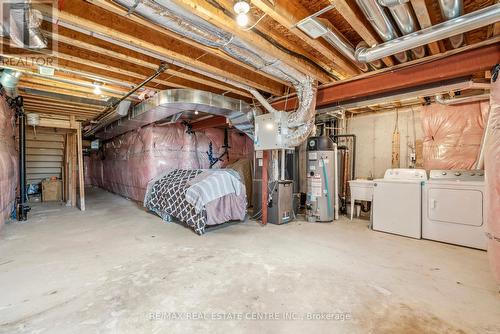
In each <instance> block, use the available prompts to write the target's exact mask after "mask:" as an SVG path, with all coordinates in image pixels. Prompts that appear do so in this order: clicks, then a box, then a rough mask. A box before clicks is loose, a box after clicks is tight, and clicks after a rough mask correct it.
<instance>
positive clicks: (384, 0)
mask: <svg viewBox="0 0 500 334" xmlns="http://www.w3.org/2000/svg"><path fill="white" fill-rule="evenodd" d="M377 2H378V3H379V4H380V5H381V6H384V7H396V6H399V5H402V4H405V3H408V2H410V0H377Z"/></svg>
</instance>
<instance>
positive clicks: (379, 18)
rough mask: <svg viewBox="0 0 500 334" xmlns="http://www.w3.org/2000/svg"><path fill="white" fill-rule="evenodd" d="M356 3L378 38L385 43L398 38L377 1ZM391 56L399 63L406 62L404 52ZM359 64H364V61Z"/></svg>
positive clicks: (368, 0)
mask: <svg viewBox="0 0 500 334" xmlns="http://www.w3.org/2000/svg"><path fill="white" fill-rule="evenodd" d="M356 3H357V4H358V6H359V8H361V11H362V12H363V14H364V15H365V16H366V18H367V19H368V21H370V23H371V25H372V26H373V28H374V29H375V31H376V32H377V34H378V35H379V36H380V38H382V39H383V40H384V41H385V42H389V41H391V40H393V39H396V38H398V36H399V35H398V33H397V31H396V28H395V27H394V26H393V25H392V23H391V20H390V19H389V16H388V15H387V14H386V12H385V11H384V9H383V8H382V6H380V5H379V4H378V2H377V0H356ZM391 55H394V57H396V59H397V60H398V61H399V62H400V63H404V62H406V61H408V55H407V54H406V52H404V51H403V52H399V51H398V52H394V53H392V54H391ZM356 59H357V60H358V61H360V59H359V58H358V57H356ZM377 59H380V58H377ZM377 59H374V60H377ZM361 62H363V63H366V61H361Z"/></svg>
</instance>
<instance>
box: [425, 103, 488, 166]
mask: <svg viewBox="0 0 500 334" xmlns="http://www.w3.org/2000/svg"><path fill="white" fill-rule="evenodd" d="M487 112H488V103H487V102H486V103H478V102H476V103H470V104H464V105H457V106H445V105H440V104H432V105H429V106H424V107H423V109H422V116H421V117H422V128H423V131H424V144H423V146H424V147H423V160H424V168H425V169H427V170H430V169H473V168H474V166H475V164H476V160H477V157H478V153H479V146H480V145H481V139H482V135H483V129H484V122H485V117H486V114H487Z"/></svg>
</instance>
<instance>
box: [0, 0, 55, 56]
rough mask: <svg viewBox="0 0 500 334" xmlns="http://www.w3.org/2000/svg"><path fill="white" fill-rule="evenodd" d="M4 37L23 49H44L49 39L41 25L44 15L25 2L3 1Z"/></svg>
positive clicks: (19, 0) (17, 0)
mask: <svg viewBox="0 0 500 334" xmlns="http://www.w3.org/2000/svg"><path fill="white" fill-rule="evenodd" d="M1 5H2V23H1V24H2V27H3V32H2V36H3V35H8V36H9V37H10V39H11V40H12V41H13V42H14V43H15V44H16V45H18V46H19V47H21V48H28V49H43V48H46V47H47V39H46V38H45V36H43V34H42V32H41V30H40V28H39V27H40V25H41V24H42V20H43V16H42V14H41V13H40V12H39V11H37V10H34V9H32V8H31V5H30V4H29V3H28V2H27V1H25V0H10V1H2V4H1Z"/></svg>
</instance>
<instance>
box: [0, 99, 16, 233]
mask: <svg viewBox="0 0 500 334" xmlns="http://www.w3.org/2000/svg"><path fill="white" fill-rule="evenodd" d="M14 117H15V116H14V111H13V110H12V109H10V108H9V107H8V105H7V102H6V101H5V99H4V98H3V97H0V143H1V144H0V227H1V226H2V225H3V224H4V222H5V219H6V218H8V217H9V215H10V214H11V213H12V209H13V208H14V203H15V199H16V187H17V156H18V153H17V145H16V138H15V132H16V131H15V130H16V128H15V126H14Z"/></svg>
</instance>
